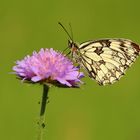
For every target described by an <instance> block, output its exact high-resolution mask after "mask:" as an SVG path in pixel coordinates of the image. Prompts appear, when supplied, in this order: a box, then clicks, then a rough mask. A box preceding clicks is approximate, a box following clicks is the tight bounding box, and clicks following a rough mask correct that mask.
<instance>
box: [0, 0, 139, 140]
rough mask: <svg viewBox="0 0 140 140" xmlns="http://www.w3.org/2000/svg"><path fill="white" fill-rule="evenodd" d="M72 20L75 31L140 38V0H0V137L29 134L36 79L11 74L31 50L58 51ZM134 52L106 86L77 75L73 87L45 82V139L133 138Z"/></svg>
mask: <svg viewBox="0 0 140 140" xmlns="http://www.w3.org/2000/svg"><path fill="white" fill-rule="evenodd" d="M58 21H61V22H62V23H63V24H64V25H65V26H66V27H67V28H68V27H69V26H68V24H69V23H71V24H72V28H73V34H74V39H75V40H77V41H78V42H83V41H86V40H90V39H98V38H108V37H111V38H113V37H115V38H116V37H118V38H129V39H132V40H134V41H135V42H137V43H140V1H139V0H117V1H114V0H104V1H103V0H102V1H101V0H100V1H99V0H86V1H84V0H83V1H81V0H77V1H75V0H59V1H56V0H46V1H45V0H40V1H37V0H2V1H0V50H1V54H0V140H36V139H37V132H38V127H37V120H38V117H39V110H40V105H39V104H38V101H39V100H40V98H41V95H42V87H41V86H39V85H28V84H23V83H21V82H20V81H18V80H17V79H16V78H15V75H12V74H10V72H11V71H12V66H13V65H14V62H15V61H16V60H17V59H22V58H23V57H24V56H25V55H27V54H31V53H32V51H33V50H37V51H38V50H39V49H40V48H42V47H43V48H51V47H53V48H54V49H56V50H60V51H62V50H63V49H64V48H66V46H67V39H68V38H67V36H66V34H65V33H64V31H63V30H62V28H61V27H60V26H59V25H58ZM139 63H140V58H139V59H138V60H137V61H136V63H135V64H134V65H132V67H131V68H130V69H129V70H128V71H127V74H126V75H125V76H124V77H123V78H122V79H121V80H120V81H119V82H117V83H115V84H114V85H111V86H105V87H101V86H99V85H97V84H96V83H95V81H93V80H91V79H90V78H88V77H87V78H84V82H85V85H82V86H81V88H80V89H72V88H71V89H62V88H52V89H51V91H50V93H49V100H50V103H49V104H48V105H47V116H46V119H47V126H46V129H45V137H44V140H140V77H139V76H140V65H139Z"/></svg>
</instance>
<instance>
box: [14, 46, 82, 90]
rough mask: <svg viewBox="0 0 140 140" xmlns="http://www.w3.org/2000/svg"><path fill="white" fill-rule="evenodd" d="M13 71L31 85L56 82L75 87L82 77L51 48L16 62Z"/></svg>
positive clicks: (76, 69)
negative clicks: (31, 83)
mask: <svg viewBox="0 0 140 140" xmlns="http://www.w3.org/2000/svg"><path fill="white" fill-rule="evenodd" d="M13 70H14V71H15V74H16V75H17V76H18V77H20V78H21V79H22V80H26V81H29V82H33V83H38V82H39V83H42V82H43V83H44V82H47V83H55V82H58V83H60V84H62V85H66V86H69V87H71V86H77V83H79V82H81V81H80V79H81V78H82V77H83V76H84V75H83V73H81V72H79V71H78V70H79V69H78V68H77V67H75V66H74V65H73V63H72V62H71V61H70V60H69V59H68V58H67V57H65V56H64V55H62V54H61V53H59V52H57V51H54V50H53V49H52V48H51V49H41V50H40V51H39V52H38V53H37V52H33V54H32V56H29V55H28V56H26V57H25V58H24V59H23V60H20V61H17V62H16V66H14V67H13Z"/></svg>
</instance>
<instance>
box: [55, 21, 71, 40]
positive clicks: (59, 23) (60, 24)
mask: <svg viewBox="0 0 140 140" xmlns="http://www.w3.org/2000/svg"><path fill="white" fill-rule="evenodd" d="M58 24H59V25H60V26H61V27H62V28H63V30H64V31H65V32H66V34H67V35H68V37H69V38H70V39H71V40H72V41H73V38H72V37H71V36H70V34H69V33H68V31H67V30H66V28H65V27H64V26H63V25H62V23H61V22H58Z"/></svg>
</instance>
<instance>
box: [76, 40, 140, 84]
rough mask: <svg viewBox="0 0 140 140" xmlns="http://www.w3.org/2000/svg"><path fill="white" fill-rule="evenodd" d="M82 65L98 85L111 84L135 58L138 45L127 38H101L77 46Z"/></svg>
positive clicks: (139, 48) (137, 53)
mask: <svg viewBox="0 0 140 140" xmlns="http://www.w3.org/2000/svg"><path fill="white" fill-rule="evenodd" d="M78 50H79V53H80V56H79V57H80V60H81V64H82V66H83V67H84V68H85V69H86V70H87V72H88V74H89V76H90V77H91V78H93V79H95V80H96V81H97V82H98V83H99V84H100V85H106V84H112V83H114V82H116V81H117V80H119V79H120V77H122V76H123V75H124V73H125V71H126V69H127V68H128V67H130V66H131V64H132V63H133V62H134V61H135V60H136V58H137V56H138V55H139V52H140V47H139V45H137V44H136V43H134V42H132V41H131V40H127V39H102V40H95V41H88V42H84V43H82V44H81V45H80V46H79V49H78Z"/></svg>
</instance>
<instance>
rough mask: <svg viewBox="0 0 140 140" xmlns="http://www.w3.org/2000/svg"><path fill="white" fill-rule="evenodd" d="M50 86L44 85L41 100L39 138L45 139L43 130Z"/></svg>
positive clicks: (39, 139)
mask: <svg viewBox="0 0 140 140" xmlns="http://www.w3.org/2000/svg"><path fill="white" fill-rule="evenodd" d="M48 92H49V86H48V85H43V95H42V101H41V109H40V118H39V122H38V123H39V133H38V140H43V130H44V128H45V110H46V103H47V99H48Z"/></svg>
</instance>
